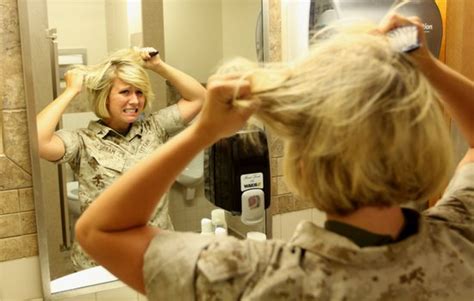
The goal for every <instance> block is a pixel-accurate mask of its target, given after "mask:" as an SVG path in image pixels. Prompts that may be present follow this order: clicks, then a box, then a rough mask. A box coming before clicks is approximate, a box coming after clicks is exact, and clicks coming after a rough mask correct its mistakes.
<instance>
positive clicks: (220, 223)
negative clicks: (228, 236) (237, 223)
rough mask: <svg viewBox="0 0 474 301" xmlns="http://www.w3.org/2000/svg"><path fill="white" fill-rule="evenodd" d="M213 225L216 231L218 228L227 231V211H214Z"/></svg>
mask: <svg viewBox="0 0 474 301" xmlns="http://www.w3.org/2000/svg"><path fill="white" fill-rule="evenodd" d="M211 219H212V224H213V225H214V229H217V227H221V228H224V229H225V230H226V231H227V223H226V221H225V211H224V209H214V210H212V211H211Z"/></svg>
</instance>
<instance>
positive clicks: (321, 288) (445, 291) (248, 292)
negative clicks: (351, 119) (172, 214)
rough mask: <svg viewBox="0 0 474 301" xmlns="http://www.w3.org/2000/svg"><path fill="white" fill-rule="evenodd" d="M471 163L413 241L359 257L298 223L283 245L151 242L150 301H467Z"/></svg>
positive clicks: (471, 260)
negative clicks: (288, 240)
mask: <svg viewBox="0 0 474 301" xmlns="http://www.w3.org/2000/svg"><path fill="white" fill-rule="evenodd" d="M473 213H474V163H471V164H468V165H466V166H464V167H463V168H461V169H460V170H459V171H458V172H457V173H456V175H455V177H454V178H453V180H452V181H451V183H450V186H449V187H448V189H447V191H446V192H445V194H444V196H443V198H442V199H441V200H440V202H439V203H438V204H437V205H436V206H435V207H433V208H431V209H429V210H427V211H425V212H423V214H422V215H420V216H419V219H418V223H419V225H418V226H419V228H418V229H419V230H418V233H416V234H414V235H412V236H410V237H408V238H406V239H404V240H402V241H400V242H397V243H393V244H388V245H384V246H379V247H365V248H359V247H358V246H357V245H356V244H354V243H353V242H352V241H351V240H349V239H347V238H345V237H343V236H340V235H338V234H335V233H333V232H330V231H327V230H325V229H323V228H320V227H317V226H316V225H314V224H313V223H311V222H302V223H300V224H299V225H298V227H297V230H296V232H295V234H294V236H293V238H292V239H291V240H290V242H288V243H285V242H282V241H271V240H269V241H266V242H256V241H250V240H249V241H244V240H241V241H239V240H237V239H235V238H231V237H228V238H222V239H216V238H212V237H211V238H209V237H203V236H200V235H196V234H192V233H176V232H175V233H171V232H165V231H163V233H161V234H159V235H157V236H156V237H155V238H154V240H153V241H152V243H151V244H150V247H149V248H148V250H147V252H146V254H145V265H144V277H145V278H144V279H145V284H146V290H147V293H148V298H149V300H150V301H151V300H194V299H197V300H225V301H227V300H237V299H242V300H357V301H359V300H430V301H433V300H456V301H459V300H471V301H472V300H474V244H473V241H474V222H473Z"/></svg>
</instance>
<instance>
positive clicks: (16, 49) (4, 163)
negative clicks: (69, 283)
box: [0, 0, 38, 262]
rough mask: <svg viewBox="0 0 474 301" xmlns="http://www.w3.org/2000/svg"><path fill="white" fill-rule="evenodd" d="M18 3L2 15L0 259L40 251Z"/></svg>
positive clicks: (5, 4)
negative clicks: (32, 179) (35, 213)
mask: <svg viewBox="0 0 474 301" xmlns="http://www.w3.org/2000/svg"><path fill="white" fill-rule="evenodd" d="M16 3H17V2H16V1H15V0H2V3H1V7H2V13H1V14H0V37H1V39H2V43H1V51H0V66H2V72H1V73H0V97H1V98H0V99H1V106H0V108H1V114H2V118H1V119H2V120H3V122H2V125H1V126H2V131H1V132H3V153H2V154H0V262H2V261H7V260H12V259H17V258H22V257H28V256H34V255H37V254H38V248H37V244H36V223H35V215H34V205H33V195H32V189H31V186H32V183H31V164H30V155H29V145H28V132H27V120H26V105H25V96H24V89H23V73H22V62H21V48H20V36H19V32H18V30H19V28H18V17H17V6H16Z"/></svg>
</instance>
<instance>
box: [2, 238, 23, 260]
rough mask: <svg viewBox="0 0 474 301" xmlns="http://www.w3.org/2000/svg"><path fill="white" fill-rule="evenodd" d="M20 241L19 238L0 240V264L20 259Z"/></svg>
mask: <svg viewBox="0 0 474 301" xmlns="http://www.w3.org/2000/svg"><path fill="white" fill-rule="evenodd" d="M21 252H22V240H21V239H20V237H18V236H17V237H11V238H3V239H0V262H1V261H6V260H13V259H17V258H21V257H23V256H20V254H21Z"/></svg>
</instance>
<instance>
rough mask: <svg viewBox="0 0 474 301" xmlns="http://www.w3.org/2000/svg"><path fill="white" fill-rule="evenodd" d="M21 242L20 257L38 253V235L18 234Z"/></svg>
mask: <svg viewBox="0 0 474 301" xmlns="http://www.w3.org/2000/svg"><path fill="white" fill-rule="evenodd" d="M20 239H21V243H22V248H23V249H22V257H31V256H35V255H38V237H37V236H36V234H28V235H23V236H20Z"/></svg>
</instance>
